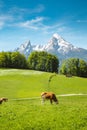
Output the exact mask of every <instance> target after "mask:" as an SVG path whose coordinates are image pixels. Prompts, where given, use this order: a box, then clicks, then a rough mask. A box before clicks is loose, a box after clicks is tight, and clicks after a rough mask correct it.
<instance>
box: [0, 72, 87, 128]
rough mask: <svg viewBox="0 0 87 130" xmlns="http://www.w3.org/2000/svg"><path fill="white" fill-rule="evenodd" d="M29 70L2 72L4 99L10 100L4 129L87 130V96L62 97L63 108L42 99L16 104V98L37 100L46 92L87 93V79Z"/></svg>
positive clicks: (1, 119)
mask: <svg viewBox="0 0 87 130" xmlns="http://www.w3.org/2000/svg"><path fill="white" fill-rule="evenodd" d="M50 75H52V74H51V73H40V72H38V71H28V70H0V97H2V96H6V97H8V98H9V101H8V102H7V103H3V104H2V105H1V106H0V130H61V129H62V130H87V96H74V97H58V98H59V105H50V103H49V102H48V101H47V102H45V105H41V101H40V99H35V100H23V101H14V100H11V99H13V98H24V97H36V96H40V92H42V91H54V92H55V93H56V94H66V93H87V79H84V78H78V77H72V78H66V77H65V76H62V75H57V76H55V77H53V79H52V81H51V82H50V85H49V87H48V79H49V77H50Z"/></svg>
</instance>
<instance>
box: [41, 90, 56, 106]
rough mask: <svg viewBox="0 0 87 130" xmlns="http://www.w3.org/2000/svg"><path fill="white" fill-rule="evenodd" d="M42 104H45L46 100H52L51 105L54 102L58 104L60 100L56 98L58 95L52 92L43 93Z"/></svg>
mask: <svg viewBox="0 0 87 130" xmlns="http://www.w3.org/2000/svg"><path fill="white" fill-rule="evenodd" d="M41 98H42V103H44V101H45V99H48V100H50V103H51V104H52V103H53V101H54V102H55V103H56V104H58V99H57V98H56V95H55V94H54V93H52V92H42V93H41Z"/></svg>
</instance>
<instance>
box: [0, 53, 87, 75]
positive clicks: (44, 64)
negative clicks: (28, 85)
mask: <svg viewBox="0 0 87 130" xmlns="http://www.w3.org/2000/svg"><path fill="white" fill-rule="evenodd" d="M0 68H18V69H32V70H39V71H45V72H55V73H60V74H64V75H67V74H70V75H73V76H80V77H87V62H86V61H84V60H82V59H78V58H69V59H67V60H65V61H63V63H62V64H61V66H59V59H58V58H57V57H56V56H55V55H52V54H49V53H47V52H44V51H42V52H37V51H35V52H32V53H31V54H30V55H29V57H28V58H27V59H26V57H25V56H24V55H23V54H20V53H19V52H0Z"/></svg>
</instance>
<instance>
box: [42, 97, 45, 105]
mask: <svg viewBox="0 0 87 130" xmlns="http://www.w3.org/2000/svg"><path fill="white" fill-rule="evenodd" d="M44 102H45V98H44V96H42V100H41V104H44Z"/></svg>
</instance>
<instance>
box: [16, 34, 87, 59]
mask: <svg viewBox="0 0 87 130" xmlns="http://www.w3.org/2000/svg"><path fill="white" fill-rule="evenodd" d="M15 51H19V52H20V53H22V54H24V55H25V56H26V57H28V56H29V55H30V53H31V52H33V51H46V52H48V53H51V54H54V55H56V56H57V57H58V59H59V61H62V60H65V59H67V58H72V57H73V58H80V59H84V60H85V61H87V50H86V49H83V48H79V47H75V46H73V45H72V44H70V43H69V42H67V41H66V40H64V39H63V38H62V37H61V36H60V35H58V34H57V33H55V34H53V36H52V38H51V39H50V40H49V41H48V43H47V44H45V45H32V44H31V42H30V41H27V42H25V43H24V44H21V46H20V47H18V48H17V49H15Z"/></svg>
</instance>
